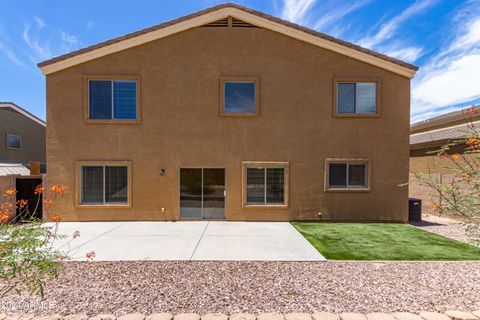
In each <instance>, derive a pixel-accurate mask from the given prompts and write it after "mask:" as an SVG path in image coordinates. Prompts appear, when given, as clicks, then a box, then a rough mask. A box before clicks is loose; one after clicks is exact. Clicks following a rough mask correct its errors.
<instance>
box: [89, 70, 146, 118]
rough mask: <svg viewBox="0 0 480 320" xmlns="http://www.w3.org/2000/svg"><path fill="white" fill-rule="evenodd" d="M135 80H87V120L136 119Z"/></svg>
mask: <svg viewBox="0 0 480 320" xmlns="http://www.w3.org/2000/svg"><path fill="white" fill-rule="evenodd" d="M137 98H138V97H137V80H129V79H125V80H103V79H102V80H100V79H98V80H97V79H95V80H92V79H91V80H88V119H89V120H137V118H138V116H137V114H138V110H137V109H138V108H137V107H138V106H137V101H138V99H137Z"/></svg>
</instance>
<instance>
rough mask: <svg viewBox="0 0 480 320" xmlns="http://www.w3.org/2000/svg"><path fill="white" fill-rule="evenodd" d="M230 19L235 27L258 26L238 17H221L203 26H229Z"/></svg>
mask: <svg viewBox="0 0 480 320" xmlns="http://www.w3.org/2000/svg"><path fill="white" fill-rule="evenodd" d="M229 19H231V21H232V22H231V23H232V27H233V28H257V27H256V26H254V25H253V24H250V23H247V22H245V21H242V20H238V19H235V18H233V17H232V18H225V19H221V20H217V21H214V22H210V23H209V24H206V25H204V26H202V27H207V28H228V23H229V21H228V20H229Z"/></svg>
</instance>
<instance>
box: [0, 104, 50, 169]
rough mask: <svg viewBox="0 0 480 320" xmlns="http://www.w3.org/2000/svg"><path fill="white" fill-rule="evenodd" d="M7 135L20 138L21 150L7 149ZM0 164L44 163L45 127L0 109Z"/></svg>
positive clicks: (15, 113)
mask: <svg viewBox="0 0 480 320" xmlns="http://www.w3.org/2000/svg"><path fill="white" fill-rule="evenodd" d="M7 133H12V134H18V135H21V136H22V143H23V146H22V150H10V149H7V144H6V139H7ZM0 139H1V141H0V162H7V163H22V162H29V161H39V162H45V127H44V126H42V125H40V124H38V123H36V122H35V121H33V120H30V119H28V118H27V117H25V116H24V115H21V114H20V113H17V112H13V111H9V110H7V109H0Z"/></svg>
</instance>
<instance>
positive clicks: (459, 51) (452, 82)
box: [412, 1, 480, 119]
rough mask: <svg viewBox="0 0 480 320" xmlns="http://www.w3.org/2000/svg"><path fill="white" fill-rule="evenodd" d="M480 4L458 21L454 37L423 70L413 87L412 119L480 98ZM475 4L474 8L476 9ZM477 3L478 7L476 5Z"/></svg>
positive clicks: (468, 8) (462, 14) (461, 13)
mask: <svg viewBox="0 0 480 320" xmlns="http://www.w3.org/2000/svg"><path fill="white" fill-rule="evenodd" d="M479 2H480V1H472V2H470V5H469V6H466V7H465V8H464V9H463V11H461V12H460V13H459V14H457V16H459V17H461V18H460V19H455V21H454V23H455V25H456V27H454V28H452V29H451V30H452V34H453V37H451V39H450V41H449V42H447V43H445V45H444V47H445V48H446V49H445V50H442V51H441V52H439V53H438V54H437V55H436V56H435V57H433V58H432V59H431V60H430V62H429V63H428V64H427V65H426V66H424V67H423V68H421V69H420V71H419V73H418V77H416V78H415V79H414V81H413V84H412V87H413V90H412V118H413V119H416V118H419V117H424V116H425V115H426V114H431V115H435V114H438V113H443V112H445V109H446V108H453V109H455V108H456V109H458V108H460V106H461V105H468V104H469V103H471V102H472V101H474V100H477V99H479V98H480V85H479V83H480V78H479V77H480V76H479V75H480V15H479V14H480V8H479V7H478V3H479ZM472 4H473V6H472ZM475 4H476V5H475Z"/></svg>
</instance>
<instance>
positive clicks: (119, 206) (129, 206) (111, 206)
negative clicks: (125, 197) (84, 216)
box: [76, 203, 132, 209]
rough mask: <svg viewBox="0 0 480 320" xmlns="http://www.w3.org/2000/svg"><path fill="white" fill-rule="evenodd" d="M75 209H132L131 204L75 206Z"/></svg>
mask: <svg viewBox="0 0 480 320" xmlns="http://www.w3.org/2000/svg"><path fill="white" fill-rule="evenodd" d="M76 207H77V208H80V209H81V208H85V209H88V208H92V209H95V208H104V209H129V208H131V207H132V205H131V204H129V203H125V204H123V203H122V204H77V205H76Z"/></svg>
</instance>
